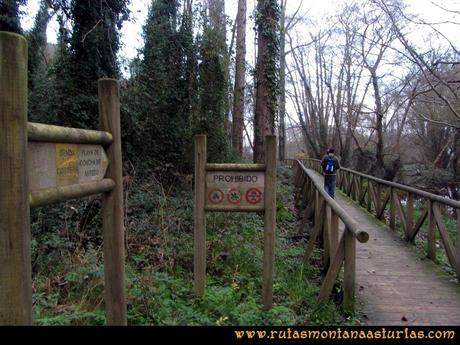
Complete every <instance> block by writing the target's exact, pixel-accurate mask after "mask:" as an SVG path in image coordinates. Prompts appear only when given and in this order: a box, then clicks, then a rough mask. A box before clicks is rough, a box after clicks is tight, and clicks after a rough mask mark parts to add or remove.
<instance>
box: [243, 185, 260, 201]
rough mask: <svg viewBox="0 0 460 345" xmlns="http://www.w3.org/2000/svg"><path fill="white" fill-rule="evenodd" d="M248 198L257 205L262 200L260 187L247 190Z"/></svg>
mask: <svg viewBox="0 0 460 345" xmlns="http://www.w3.org/2000/svg"><path fill="white" fill-rule="evenodd" d="M246 200H247V201H248V203H250V204H252V205H256V204H258V203H260V202H261V200H262V192H261V191H260V189H258V188H250V189H248V191H247V192H246Z"/></svg>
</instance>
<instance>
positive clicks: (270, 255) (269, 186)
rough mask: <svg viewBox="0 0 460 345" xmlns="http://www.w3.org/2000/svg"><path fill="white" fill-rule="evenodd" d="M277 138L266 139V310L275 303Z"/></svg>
mask: <svg viewBox="0 0 460 345" xmlns="http://www.w3.org/2000/svg"><path fill="white" fill-rule="evenodd" d="M276 149H277V147H276V136H274V135H268V136H267V137H266V138H265V166H266V170H265V219H264V220H265V226H264V269H263V283H262V284H263V285H262V300H263V304H264V308H265V309H266V310H268V309H270V308H271V306H272V303H273V275H274V262H275V228H276V157H277V153H276Z"/></svg>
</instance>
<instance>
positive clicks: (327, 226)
mask: <svg viewBox="0 0 460 345" xmlns="http://www.w3.org/2000/svg"><path fill="white" fill-rule="evenodd" d="M331 211H332V210H331V207H330V206H329V205H328V204H327V203H325V209H324V212H325V214H324V216H323V218H325V220H324V224H323V246H324V258H323V264H324V271H325V272H327V270H328V268H329V263H330V258H331V232H330V231H331V220H332V218H331Z"/></svg>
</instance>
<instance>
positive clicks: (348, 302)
mask: <svg viewBox="0 0 460 345" xmlns="http://www.w3.org/2000/svg"><path fill="white" fill-rule="evenodd" d="M344 236H345V264H344V282H343V284H344V298H343V305H344V309H345V310H347V311H353V310H354V305H355V275H356V273H355V270H356V238H355V237H354V236H353V234H352V233H351V231H350V230H348V229H345V233H344Z"/></svg>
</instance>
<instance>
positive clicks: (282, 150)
mask: <svg viewBox="0 0 460 345" xmlns="http://www.w3.org/2000/svg"><path fill="white" fill-rule="evenodd" d="M286 3H287V0H282V2H281V18H280V30H281V34H280V105H279V106H280V110H279V129H278V138H279V147H278V154H279V159H280V161H282V160H284V159H285V158H286V36H285V34H286V26H285V21H286Z"/></svg>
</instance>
